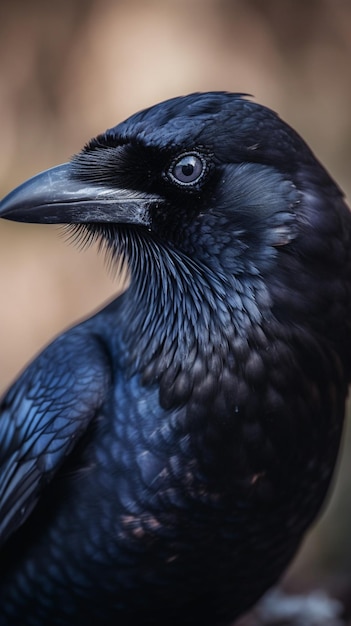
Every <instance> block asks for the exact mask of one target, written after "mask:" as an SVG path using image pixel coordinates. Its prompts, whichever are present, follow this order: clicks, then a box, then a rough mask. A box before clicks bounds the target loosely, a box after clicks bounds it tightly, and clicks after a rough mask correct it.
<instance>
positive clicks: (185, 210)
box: [0, 92, 340, 277]
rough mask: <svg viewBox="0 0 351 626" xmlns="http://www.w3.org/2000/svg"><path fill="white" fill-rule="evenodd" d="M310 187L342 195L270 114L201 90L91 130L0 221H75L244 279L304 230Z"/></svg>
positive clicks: (109, 242)
mask: <svg viewBox="0 0 351 626" xmlns="http://www.w3.org/2000/svg"><path fill="white" fill-rule="evenodd" d="M319 189H326V190H327V194H328V193H329V194H331V195H335V196H339V195H340V194H339V191H338V190H337V188H336V186H335V185H334V183H333V182H332V181H331V179H330V177H329V176H328V174H327V173H326V171H325V170H324V169H323V168H322V166H321V165H320V164H319V163H318V162H317V160H316V159H315V157H314V156H313V154H312V153H311V151H310V150H309V148H308V147H307V145H306V144H305V143H304V141H303V140H302V139H301V138H300V137H299V136H298V135H297V134H296V133H295V132H294V131H293V130H292V129H291V128H290V127H289V126H288V125H287V124H285V123H284V122H282V121H281V120H280V119H279V117H278V116H277V115H276V114H275V113H273V112H272V111H270V110H269V109H267V108H266V107H263V106H260V105H258V104H256V103H254V102H252V101H250V100H248V99H247V98H245V97H243V96H241V95H240V94H230V93H224V92H210V93H203V94H192V95H189V96H185V97H179V98H173V99H171V100H168V101H166V102H162V103H160V104H158V105H156V106H153V107H151V108H149V109H146V110H144V111H141V112H139V113H136V114H135V115H133V116H132V117H130V118H129V119H127V120H126V121H124V122H122V123H121V124H119V125H118V126H115V127H114V128H112V129H110V130H108V131H106V132H105V133H104V134H101V135H99V136H98V137H96V138H95V139H93V140H92V141H90V142H89V143H88V144H87V145H86V146H85V148H84V149H83V150H82V151H81V152H80V153H79V154H78V155H76V156H75V157H73V159H72V160H71V162H69V163H66V164H64V165H60V166H58V167H54V168H52V169H50V170H48V171H45V172H43V173H41V174H39V175H37V176H35V177H34V178H32V179H30V180H29V181H27V182H25V183H23V184H22V185H21V186H20V187H18V188H17V189H15V190H14V191H12V192H11V193H10V194H9V195H8V196H7V197H5V198H4V199H3V201H2V202H1V203H0V217H4V218H7V219H12V220H16V221H23V222H36V223H60V224H69V225H75V228H76V229H77V231H78V232H80V233H82V234H83V237H85V239H86V240H87V241H89V240H92V239H94V238H101V239H102V241H103V242H104V243H105V245H106V247H107V248H109V249H112V250H113V252H116V253H120V252H122V253H125V254H127V256H128V245H127V244H126V241H128V242H130V241H131V240H133V236H134V235H135V237H134V243H135V240H137V241H138V242H139V244H140V246H145V245H148V244H150V242H155V241H156V242H157V245H158V246H159V249H161V250H162V249H163V250H165V249H167V250H171V251H172V250H173V252H175V253H176V254H178V255H180V256H182V257H183V258H187V259H190V260H191V262H192V263H193V262H195V263H197V264H198V266H199V267H201V266H203V265H205V266H206V267H207V269H209V270H211V271H212V272H213V273H214V274H216V275H222V276H228V275H230V276H236V277H238V276H242V275H243V274H245V273H249V274H250V275H251V276H252V275H254V274H255V273H256V274H257V273H258V272H260V273H262V272H264V271H266V270H267V271H270V270H271V268H272V263H273V264H277V259H278V256H279V250H281V249H282V248H287V247H289V245H293V244H294V241H295V239H296V237H297V234H298V232H299V229H300V230H301V228H302V229H304V228H305V230H306V224H307V221H308V220H307V219H306V211H307V209H306V206H307V204H308V205H309V206H308V207H307V208H308V210H309V211H310V207H311V205H313V206H315V205H316V202H314V196H316V197H318V194H319V193H320V192H319ZM328 190H329V192H328ZM306 198H307V200H306ZM312 213H314V214H315V209H313V211H312ZM319 219H320V218H319ZM312 226H313V225H311V228H312ZM139 244H138V245H139ZM135 248H136V246H135V245H134V244H133V253H131V251H130V249H129V256H131V255H132V254H134V255H135ZM131 265H133V263H131ZM131 270H132V272H133V267H131Z"/></svg>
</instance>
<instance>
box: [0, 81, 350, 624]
mask: <svg viewBox="0 0 351 626" xmlns="http://www.w3.org/2000/svg"><path fill="white" fill-rule="evenodd" d="M0 216H1V217H5V218H8V219H15V220H19V221H32V222H53V223H68V224H71V225H75V226H72V228H74V229H75V230H76V234H77V236H78V237H81V238H83V240H85V241H87V242H89V241H91V240H94V239H96V238H99V239H100V240H101V242H102V245H103V247H105V248H106V249H107V250H108V254H110V255H111V256H112V258H116V259H117V257H118V255H120V254H123V255H124V256H125V257H126V259H127V260H128V263H129V266H130V271H131V285H130V287H129V289H128V290H127V291H126V292H125V293H124V294H123V295H122V296H121V297H119V298H118V299H116V300H115V301H114V302H112V303H111V304H110V305H108V306H107V307H106V308H105V309H103V310H102V311H100V312H99V313H98V314H97V315H95V316H94V317H92V318H90V319H88V320H87V321H85V322H83V323H82V324H79V325H78V326H76V327H75V328H73V329H71V330H69V331H67V332H66V333H64V334H63V335H61V336H60V337H59V338H58V339H56V340H55V341H54V342H53V343H52V344H51V345H50V346H49V347H48V348H47V349H46V350H45V351H44V352H43V353H42V354H41V355H39V356H38V357H37V358H36V359H35V360H34V361H33V362H32V363H31V364H30V365H29V367H28V368H27V369H26V370H25V371H24V373H23V374H22V375H21V376H20V377H19V379H18V380H17V381H16V382H15V383H14V385H13V387H12V388H11V389H10V390H9V392H8V393H7V394H6V395H5V397H4V398H3V401H2V404H1V415H0V537H1V542H2V549H1V561H0V626H5V625H6V626H7V625H9V624H13V623H21V624H23V625H27V626H30V625H33V626H37V625H39V624H40V625H42V624H57V625H59V624H60V625H71V626H73V625H78V624H85V625H89V624H91V625H93V624H94V625H95V624H102V625H109V624H111V625H112V624H119V625H125V624H136V623H140V624H144V623H152V624H159V625H161V624H162V625H164V624H172V623H174V624H179V623H189V624H200V623H201V624H203V625H204V626H205V625H214V624H225V623H229V622H230V621H231V620H233V619H234V618H235V617H236V616H238V615H240V614H241V613H242V612H243V611H244V610H246V609H247V608H249V607H250V606H251V605H252V604H253V603H254V602H255V601H256V600H257V599H258V598H259V596H260V595H261V594H262V593H263V592H264V591H265V590H266V589H267V588H268V587H269V586H270V585H272V584H273V583H274V582H275V581H276V580H277V579H278V577H279V576H280V574H281V573H282V572H283V571H284V568H285V567H286V566H287V564H288V563H289V561H290V559H291V558H292V556H293V555H294V553H295V551H296V549H297V548H298V546H299V544H300V542H301V539H302V537H303V535H304V532H305V530H306V529H307V527H308V526H309V525H310V523H311V522H312V520H313V519H314V518H315V516H316V514H317V512H318V510H319V509H320V506H321V504H322V502H323V500H324V497H325V493H326V490H327V488H328V485H329V482H330V478H331V475H332V471H333V468H334V464H335V459H336V455H337V451H338V446H339V441H340V435H341V430H342V422H343V417H344V410H345V398H346V395H347V387H348V383H349V380H350V365H351V360H350V345H351V331H350V319H351V311H350V309H351V273H350V271H351V270H350V268H351V247H350V238H351V218H350V213H349V210H348V208H347V206H346V205H345V203H344V200H343V197H342V194H341V192H340V190H339V189H338V187H337V186H336V185H335V183H334V182H333V181H332V179H331V178H330V176H329V175H328V174H327V172H326V171H325V170H324V169H323V167H322V166H321V165H320V164H319V163H318V161H317V160H316V159H315V157H314V156H313V154H312V153H311V151H310V150H309V148H308V147H307V146H306V144H305V143H304V142H303V141H302V140H301V139H300V137H299V136H298V135H297V134H296V133H295V132H294V131H293V130H292V129H291V128H290V127H289V126H287V125H286V124H284V123H283V122H282V121H281V120H280V119H279V118H278V117H277V116H276V115H275V114H274V113H273V112H271V111H270V110H268V109H267V108H265V107H261V106H259V105H257V104H256V103H253V102H251V101H249V100H246V99H244V98H243V97H241V96H239V95H235V94H227V93H208V94H194V95H191V96H187V97H184V98H176V99H172V100H169V101H167V102H164V103H161V104H159V105H157V106H155V107H153V108H151V109H148V110H146V111H143V112H141V113H138V114H136V115H134V116H132V117H131V118H129V119H128V120H127V121H125V122H123V123H122V124H120V125H119V126H116V127H115V128H113V129H111V130H109V131H107V132H106V133H105V134H103V135H100V136H99V137H97V138H96V139H94V140H92V141H91V142H90V143H89V144H88V145H87V146H86V147H85V148H84V150H83V151H82V152H81V153H80V154H78V155H77V156H76V157H74V158H73V160H72V162H71V163H70V164H65V165H63V166H59V167H58V168H54V169H53V170H49V171H48V172H45V173H43V174H41V175H39V176H38V177H36V178H34V179H32V180H31V181H29V182H27V183H24V185H23V186H22V187H20V188H18V189H17V190H15V191H14V192H12V194H9V196H8V197H7V198H5V199H4V200H3V201H2V203H1V204H0Z"/></svg>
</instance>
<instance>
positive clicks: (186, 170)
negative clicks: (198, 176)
mask: <svg viewBox="0 0 351 626" xmlns="http://www.w3.org/2000/svg"><path fill="white" fill-rule="evenodd" d="M193 172H194V166H193V164H192V163H187V164H186V165H183V166H182V174H183V175H184V176H185V177H189V176H191V175H192V173H193Z"/></svg>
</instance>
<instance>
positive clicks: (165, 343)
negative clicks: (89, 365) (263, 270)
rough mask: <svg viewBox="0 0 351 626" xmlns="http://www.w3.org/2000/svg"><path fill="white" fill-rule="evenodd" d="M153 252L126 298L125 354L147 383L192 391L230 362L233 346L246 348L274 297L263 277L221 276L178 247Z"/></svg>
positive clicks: (138, 270)
mask: <svg viewBox="0 0 351 626" xmlns="http://www.w3.org/2000/svg"><path fill="white" fill-rule="evenodd" d="M147 252H148V254H145V256H144V258H139V264H138V265H137V267H134V269H135V274H134V276H132V281H131V286H130V288H129V290H128V292H127V294H126V297H125V303H124V314H123V319H124V330H123V339H124V344H125V345H126V347H127V352H126V353H127V354H128V357H129V363H130V365H131V367H132V368H133V369H134V372H137V371H138V372H140V373H141V374H142V376H143V379H144V380H145V381H146V382H150V383H152V382H153V381H156V380H157V381H161V380H162V379H163V380H167V381H168V382H167V385H168V387H169V388H172V385H173V383H174V384H175V383H177V388H178V390H179V393H180V395H181V394H182V391H181V390H182V389H183V390H184V393H185V394H187V391H186V390H187V389H188V388H189V386H193V385H194V384H196V380H198V381H200V380H201V379H204V378H206V377H210V378H212V377H213V378H217V377H220V375H221V371H222V370H223V368H226V367H231V365H230V364H229V363H227V361H230V362H232V361H233V358H235V346H238V349H243V348H244V346H247V342H248V338H249V336H250V334H251V332H252V329H253V328H256V327H259V326H260V324H261V322H262V319H263V318H264V317H267V316H269V315H270V302H269V298H268V295H267V293H266V289H265V287H264V284H263V281H262V280H261V279H260V278H259V277H258V276H250V275H246V276H245V278H243V277H242V276H234V275H232V276H228V275H226V274H225V273H224V272H223V273H221V271H220V269H219V271H217V272H216V273H215V272H214V271H212V270H211V269H210V268H208V267H204V266H202V265H201V264H198V263H196V262H193V261H192V260H189V259H188V258H187V257H184V256H182V255H180V254H179V253H176V252H174V251H168V253H167V254H160V250H157V251H155V254H154V255H152V254H150V250H148V251H147ZM239 346H242V348H239ZM193 378H194V380H192V379H193ZM175 395H177V394H175ZM185 400H186V398H181V397H179V398H177V399H176V398H175V401H179V402H183V401H185Z"/></svg>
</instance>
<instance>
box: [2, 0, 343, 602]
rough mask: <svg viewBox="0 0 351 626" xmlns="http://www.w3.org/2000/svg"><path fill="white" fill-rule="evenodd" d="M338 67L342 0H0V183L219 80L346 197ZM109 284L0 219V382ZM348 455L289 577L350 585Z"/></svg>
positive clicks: (90, 261) (53, 240) (64, 248)
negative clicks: (267, 113)
mask: <svg viewBox="0 0 351 626" xmlns="http://www.w3.org/2000/svg"><path fill="white" fill-rule="evenodd" d="M350 66H351V2H350V1H349V0H177V1H176V0H151V1H144V2H143V1H142V0H139V1H138V0H128V1H127V0H124V1H123V0H120V1H118V0H115V1H113V0H110V1H109V0H61V1H60V2H51V3H50V2H47V1H46V0H31V1H30V2H26V1H25V0H23V1H20V0H12V1H11V2H5V1H4V2H1V4H0V120H1V122H0V124H1V135H0V136H1V143H0V194H1V195H2V194H5V193H6V192H8V191H9V190H10V189H11V188H12V187H13V186H15V185H17V184H18V183H20V182H21V181H22V180H23V179H25V178H27V177H29V176H31V175H33V174H35V173H36V172H38V171H39V170H41V169H45V168H47V167H50V166H52V165H55V164H58V163H60V162H63V161H65V160H67V159H68V158H69V157H70V156H71V155H72V154H73V153H75V152H77V151H78V150H79V149H80V148H81V147H82V145H83V144H84V143H85V142H86V141H87V140H88V139H89V138H90V137H92V136H94V135H95V134H97V133H98V132H101V131H103V130H105V129H106V128H108V127H111V126H114V125H115V124H116V123H118V122H119V121H121V120H122V119H123V118H125V117H127V116H128V115H130V114H131V113H133V112H135V111H136V110H138V109H140V108H142V107H145V106H148V105H151V104H153V103H155V102H157V101H160V100H162V99H164V98H167V97H171V96H175V95H180V94H185V93H188V92H192V91H197V90H201V91H203V90H209V89H224V90H230V91H240V92H245V93H249V94H253V95H254V96H255V98H256V99H257V100H258V101H259V102H261V103H263V104H267V105H268V106H270V107H272V108H273V109H275V110H276V111H278V112H279V114H280V115H281V116H282V117H283V118H284V119H285V120H286V121H288V122H289V123H290V124H291V125H292V126H294V127H295V128H296V130H298V132H300V134H302V135H303V136H304V138H305V139H306V140H307V141H308V143H309V144H310V145H311V147H312V148H313V150H314V151H315V152H316V153H317V155H318V157H319V158H320V159H321V160H322V162H324V164H325V165H326V166H327V167H328V169H329V170H330V171H331V173H332V174H333V175H334V177H335V178H336V179H337V181H338V182H339V184H340V185H341V186H342V187H343V189H344V190H345V192H346V194H347V195H349V197H350V195H351V178H350V169H351V168H350V166H351V67H350ZM119 288H120V287H119V283H118V281H117V280H116V279H113V278H112V276H110V275H109V274H108V272H107V271H106V268H105V267H104V261H103V259H102V258H101V257H99V256H97V254H96V250H94V249H91V250H88V251H84V252H79V251H78V250H77V249H75V248H74V247H73V246H70V245H67V243H66V242H65V238H64V236H63V235H62V232H60V231H59V230H58V229H57V228H55V227H50V226H41V227H39V226H29V225H23V226H22V225H19V224H12V223H9V222H5V221H2V222H0V290H1V291H0V293H1V306H0V391H1V390H4V389H5V387H6V386H7V385H8V384H9V383H10V381H11V380H12V379H13V377H14V376H15V375H16V373H17V372H18V370H19V369H20V368H21V367H23V365H24V364H25V363H26V361H28V359H29V358H31V356H32V355H33V354H34V353H35V352H36V351H38V349H39V348H40V347H41V346H42V345H43V344H45V343H46V342H47V341H48V340H49V339H50V338H51V337H52V336H53V335H54V334H56V333H57V332H59V331H60V330H62V329H63V328H64V327H66V326H67V325H70V324H72V323H73V322H74V321H76V320H79V319H80V318H81V317H82V316H85V315H87V314H88V313H89V312H91V311H93V310H94V309H96V308H97V307H100V306H101V304H102V303H103V302H104V301H105V300H106V299H108V298H110V297H111V296H112V295H113V294H114V293H116V292H117V291H118V289H119ZM349 457H350V452H349V451H348V448H346V449H345V450H344V455H343V462H342V468H341V470H342V471H341V472H340V473H339V474H338V478H337V481H336V483H337V488H336V489H334V492H333V497H332V500H331V502H330V506H329V509H328V513H327V515H325V516H324V517H323V520H322V522H321V523H320V524H319V525H318V526H317V527H316V528H315V529H314V531H313V533H312V534H311V535H310V537H309V539H308V541H307V542H306V543H305V545H304V549H303V551H302V553H301V555H300V557H299V559H298V560H297V563H296V564H295V566H294V567H293V568H292V570H291V572H290V574H289V576H288V579H287V584H288V586H289V587H293V588H297V589H299V588H304V587H305V586H308V585H312V586H318V585H320V584H321V585H323V586H326V587H327V588H331V589H335V590H336V592H337V593H340V592H342V591H343V589H346V590H348V588H350V589H351V585H350V586H349V582H348V581H349V579H350V580H351V576H350V573H351V537H350V534H351V489H350V478H349V476H350V463H349ZM346 595H348V591H346Z"/></svg>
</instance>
